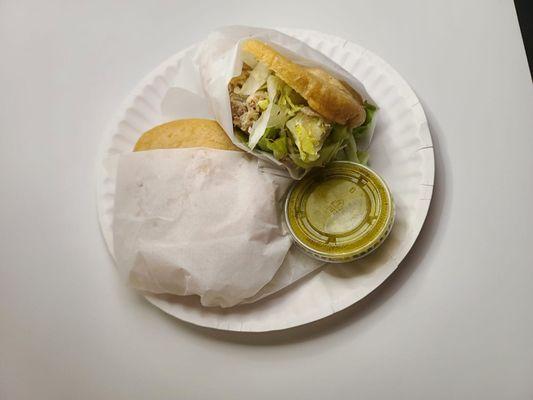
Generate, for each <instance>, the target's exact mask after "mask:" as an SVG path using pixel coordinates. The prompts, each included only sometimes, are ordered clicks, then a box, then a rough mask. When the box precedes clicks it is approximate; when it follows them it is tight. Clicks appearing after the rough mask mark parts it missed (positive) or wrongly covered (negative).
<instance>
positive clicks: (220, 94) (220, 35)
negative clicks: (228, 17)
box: [196, 26, 376, 179]
mask: <svg viewBox="0 0 533 400" xmlns="http://www.w3.org/2000/svg"><path fill="white" fill-rule="evenodd" d="M250 38H254V39H259V40H261V41H263V42H265V43H267V44H269V45H270V46H271V47H273V48H274V49H275V50H277V51H278V52H279V53H280V54H282V55H284V56H286V57H287V58H288V59H290V60H291V61H294V62H296V63H298V64H300V65H303V66H306V67H320V68H322V69H324V70H326V71H328V72H329V73H330V74H332V75H333V76H335V77H336V78H338V79H340V80H342V81H344V82H346V83H347V84H349V85H350V86H351V87H353V88H354V89H356V90H357V91H358V92H359V94H361V96H362V97H363V99H364V100H366V101H368V102H370V103H372V104H374V105H375V102H374V101H373V100H372V98H371V97H370V95H369V94H368V93H367V91H366V90H365V87H364V86H363V84H361V82H359V81H358V80H357V79H355V78H354V77H353V75H351V74H349V73H348V72H347V71H345V70H344V69H342V68H341V67H340V66H339V65H338V64H336V63H335V62H333V61H332V60H330V59H329V58H327V57H326V56H324V55H323V54H322V53H320V52H319V51H316V50H315V49H313V48H311V47H309V46H308V45H307V44H305V43H303V42H302V41H300V40H298V39H295V38H293V37H291V36H288V35H285V34H283V33H281V32H279V31H276V30H272V29H262V28H255V27H249V26H230V27H225V28H221V29H219V30H216V31H213V32H212V33H211V34H210V35H209V36H208V38H207V39H206V40H205V41H204V42H203V43H202V44H201V46H200V50H199V52H198V55H197V59H196V62H197V64H198V66H199V69H200V73H201V77H202V83H203V87H204V92H205V94H206V96H207V99H208V100H209V104H210V106H211V109H212V110H213V112H214V114H215V117H216V119H217V121H218V122H219V124H220V125H221V126H222V128H224V131H226V133H227V134H228V136H229V137H230V138H231V140H232V142H233V143H234V144H235V145H236V146H237V147H239V148H241V149H243V150H245V151H247V152H251V153H253V154H254V155H256V156H258V157H260V158H262V159H264V160H268V161H270V162H273V163H275V164H276V165H278V166H282V167H283V168H286V169H287V170H288V172H289V174H290V175H291V176H292V177H293V178H295V179H300V178H302V176H303V175H304V174H305V172H306V171H305V170H303V169H301V168H298V167H296V166H291V165H287V164H284V163H282V162H281V161H278V160H276V159H275V158H274V156H273V155H272V154H270V153H267V152H264V151H261V150H259V149H257V148H256V149H254V150H253V151H252V150H250V148H249V147H248V146H246V145H245V144H243V143H242V142H241V141H240V140H239V139H238V138H237V137H236V136H235V134H234V132H233V123H232V116H231V107H230V100H229V93H228V84H229V82H230V81H231V79H232V78H233V77H235V76H239V75H240V74H241V71H242V59H241V50H240V49H241V45H242V43H243V42H244V41H245V40H246V39H250ZM375 121H376V118H374V120H373V125H372V126H371V127H370V129H369V132H368V134H367V135H365V139H364V140H363V141H362V142H358V147H359V148H360V149H361V150H367V149H368V146H369V145H370V141H371V140H372V134H373V131H374V127H375Z"/></svg>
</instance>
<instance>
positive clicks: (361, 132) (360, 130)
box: [352, 101, 378, 139]
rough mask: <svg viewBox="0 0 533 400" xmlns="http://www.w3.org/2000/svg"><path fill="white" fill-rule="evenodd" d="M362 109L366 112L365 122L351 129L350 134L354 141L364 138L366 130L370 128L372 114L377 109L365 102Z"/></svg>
mask: <svg viewBox="0 0 533 400" xmlns="http://www.w3.org/2000/svg"><path fill="white" fill-rule="evenodd" d="M363 108H364V109H365V112H366V118H365V122H363V124H362V125H360V126H358V127H357V128H353V130H352V133H353V135H354V137H355V138H356V139H361V138H362V137H363V136H365V134H366V133H367V131H368V128H369V127H370V126H372V122H373V119H374V114H375V113H376V111H377V109H378V108H377V107H376V106H375V105H373V104H370V103H369V102H367V101H365V102H364V103H363Z"/></svg>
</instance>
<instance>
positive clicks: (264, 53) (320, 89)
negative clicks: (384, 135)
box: [242, 39, 366, 127]
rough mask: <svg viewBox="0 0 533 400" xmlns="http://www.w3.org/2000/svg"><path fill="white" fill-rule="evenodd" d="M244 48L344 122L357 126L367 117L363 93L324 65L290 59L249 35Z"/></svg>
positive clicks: (325, 114)
mask: <svg viewBox="0 0 533 400" xmlns="http://www.w3.org/2000/svg"><path fill="white" fill-rule="evenodd" d="M242 49H243V50H245V51H247V52H249V53H251V54H252V55H254V56H255V58H256V59H257V60H258V61H261V62H263V63H265V64H266V65H267V66H268V67H269V68H270V70H272V71H273V72H274V73H275V74H276V76H277V77H278V78H280V79H281V80H282V81H284V82H285V83H286V84H287V85H289V86H290V87H291V88H293V89H294V90H295V91H296V92H298V93H299V94H300V95H301V96H302V97H303V98H304V99H305V100H307V102H308V103H309V107H311V108H312V109H313V110H315V111H316V112H317V113H319V114H320V115H322V116H323V117H325V118H327V119H329V120H331V121H333V122H336V123H338V124H340V125H348V126H351V127H356V126H359V125H361V124H362V123H363V122H364V121H365V117H366V113H365V110H364V108H363V101H362V98H361V95H360V94H359V93H357V92H356V91H355V90H354V89H353V88H351V87H350V86H348V85H347V84H345V83H343V82H341V81H339V80H338V79H337V78H335V77H333V76H331V75H330V74H329V73H328V72H326V71H324V70H323V69H320V68H307V67H303V66H301V65H298V64H295V63H293V62H292V61H290V60H288V59H287V58H285V57H284V56H282V55H281V54H279V53H278V52H277V51H276V50H274V49H273V48H271V47H270V46H268V45H266V44H265V43H263V42H260V41H259V40H255V39H249V40H247V41H246V42H244V43H243V47H242Z"/></svg>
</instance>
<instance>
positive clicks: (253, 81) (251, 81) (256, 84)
mask: <svg viewBox="0 0 533 400" xmlns="http://www.w3.org/2000/svg"><path fill="white" fill-rule="evenodd" d="M269 75H270V70H269V69H268V65H266V64H265V63H262V62H258V63H257V65H256V66H255V68H254V69H252V70H251V71H250V76H249V77H248V79H246V81H245V82H244V84H243V85H242V87H241V88H240V90H238V89H237V88H235V93H237V94H241V95H243V96H250V95H252V94H254V93H255V92H257V90H259V89H260V88H261V86H263V85H264V84H265V83H266V81H267V78H268V76H269Z"/></svg>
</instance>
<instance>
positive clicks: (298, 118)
mask: <svg viewBox="0 0 533 400" xmlns="http://www.w3.org/2000/svg"><path fill="white" fill-rule="evenodd" d="M250 56H251V55H250ZM252 58H253V57H251V58H250V60H248V61H246V60H244V61H245V62H246V63H247V64H248V65H250V66H252V67H253V69H252V71H251V72H250V76H249V77H248V79H247V80H246V82H244V84H243V86H242V87H241V89H240V91H238V94H241V95H245V96H251V95H253V94H254V93H256V92H257V91H258V90H266V91H267V93H268V98H266V99H263V100H260V101H258V103H257V104H258V106H259V109H260V110H261V115H260V116H259V118H258V119H257V120H256V121H255V122H254V123H253V125H252V127H251V128H250V130H249V136H248V137H247V138H246V136H245V135H244V134H242V132H239V133H241V134H240V135H238V137H239V139H240V140H241V141H243V142H244V143H247V144H248V147H249V148H250V149H254V148H255V147H257V148H258V149H260V150H261V151H264V152H268V153H272V154H273V156H274V157H275V158H276V159H278V160H282V159H286V158H287V157H288V158H289V159H290V160H292V162H293V163H294V164H295V165H297V166H299V167H301V168H305V169H309V168H312V167H316V166H323V165H325V164H327V163H328V162H330V161H332V160H333V159H335V160H350V161H353V162H357V163H361V164H365V165H366V163H367V162H368V158H369V155H368V152H366V151H361V150H359V149H358V144H359V145H361V146H362V147H363V148H364V147H365V144H364V143H365V140H366V139H368V137H367V135H368V134H369V132H371V131H372V128H373V126H374V124H375V118H374V116H375V112H376V110H377V107H376V106H374V105H372V104H370V103H368V102H366V101H365V102H364V103H363V107H364V109H365V111H366V118H365V122H364V123H363V124H362V125H361V126H358V127H356V128H353V129H349V128H348V127H346V126H341V125H334V126H333V128H330V125H329V124H328V123H326V122H325V121H324V120H323V119H322V118H321V117H318V116H311V115H308V114H305V113H304V112H302V111H301V110H302V108H303V107H305V106H306V105H307V102H306V101H305V99H303V98H302V97H301V96H300V95H299V94H298V93H297V92H296V91H295V90H293V89H292V88H291V87H290V86H288V85H287V84H286V83H285V82H283V81H282V80H281V79H280V78H278V77H277V76H275V75H273V74H272V73H271V71H269V69H268V67H267V66H266V64H264V63H262V62H257V60H255V58H254V59H252Z"/></svg>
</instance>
